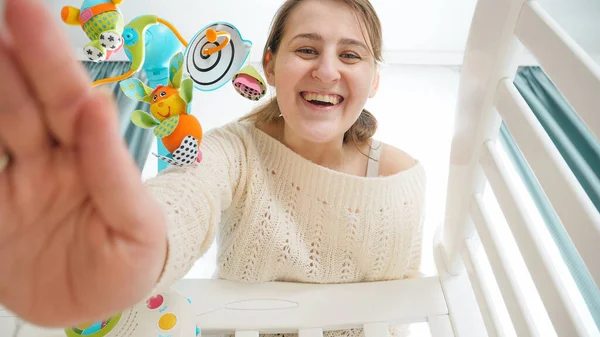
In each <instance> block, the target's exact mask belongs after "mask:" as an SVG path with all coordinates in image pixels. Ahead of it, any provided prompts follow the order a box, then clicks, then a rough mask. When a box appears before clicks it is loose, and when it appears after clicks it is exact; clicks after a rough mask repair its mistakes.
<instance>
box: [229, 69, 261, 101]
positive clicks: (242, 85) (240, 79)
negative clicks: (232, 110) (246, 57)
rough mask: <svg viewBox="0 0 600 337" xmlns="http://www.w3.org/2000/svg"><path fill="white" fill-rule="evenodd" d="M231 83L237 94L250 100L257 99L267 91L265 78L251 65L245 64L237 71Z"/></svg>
mask: <svg viewBox="0 0 600 337" xmlns="http://www.w3.org/2000/svg"><path fill="white" fill-rule="evenodd" d="M231 83H232V84H233V87H234V88H235V91H237V93H238V94H240V95H242V97H244V98H247V99H249V100H251V101H258V100H259V99H261V98H263V96H265V94H266V93H267V86H266V85H265V80H263V78H262V77H261V76H260V74H259V73H258V71H256V69H255V68H254V67H253V66H251V65H247V66H245V67H244V68H242V70H240V71H238V72H237V74H235V76H234V77H233V79H232V80H231Z"/></svg>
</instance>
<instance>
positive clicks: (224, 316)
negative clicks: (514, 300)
mask: <svg viewBox="0 0 600 337" xmlns="http://www.w3.org/2000/svg"><path fill="white" fill-rule="evenodd" d="M175 288H176V289H178V290H179V291H180V292H181V293H184V294H186V295H187V296H188V297H189V298H190V299H191V300H192V305H193V307H194V311H195V312H197V313H199V314H198V317H197V320H196V322H197V324H198V326H200V327H201V328H202V333H205V334H209V335H210V334H216V335H218V334H226V333H232V332H233V331H236V330H240V329H244V330H258V331H260V332H261V333H295V332H297V331H298V329H299V328H302V327H320V328H323V330H324V331H327V330H337V329H350V328H362V327H363V325H364V324H367V323H371V322H387V323H388V324H390V325H397V324H408V323H419V322H425V321H426V320H427V317H429V316H432V315H444V314H447V313H448V308H447V307H446V303H445V299H444V294H443V293H442V289H441V286H440V282H439V279H438V278H437V277H424V278H418V279H405V280H397V281H385V282H366V283H351V284H307V283H291V282H290V283H288V282H267V283H258V284H245V283H240V282H233V281H227V280H214V279H206V280H198V279H196V280H194V279H184V280H181V281H179V282H178V283H176V285H175Z"/></svg>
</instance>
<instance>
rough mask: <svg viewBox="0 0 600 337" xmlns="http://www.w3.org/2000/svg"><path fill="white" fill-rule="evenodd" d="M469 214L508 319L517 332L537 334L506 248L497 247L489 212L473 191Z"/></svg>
mask: <svg viewBox="0 0 600 337" xmlns="http://www.w3.org/2000/svg"><path fill="white" fill-rule="evenodd" d="M471 217H472V218H473V223H474V224H475V228H476V229H477V233H478V234H479V238H480V239H481V243H482V244H483V246H484V247H485V252H486V254H487V257H488V259H489V261H490V265H491V267H492V272H493V273H494V277H495V279H496V281H497V282H498V287H499V288H500V293H501V294H502V298H503V299H504V303H505V304H506V308H507V309H508V313H509V315H510V318H511V321H512V323H513V326H514V328H515V332H516V333H517V336H539V335H540V334H539V332H538V331H537V328H536V326H535V323H534V321H533V318H532V317H531V315H530V313H529V311H528V309H527V305H526V303H525V296H523V293H522V291H521V289H520V288H519V283H518V280H517V276H516V275H515V274H514V272H513V271H512V270H511V268H510V261H509V259H508V257H507V256H506V248H504V249H503V248H502V247H500V244H501V242H502V240H501V239H500V236H499V235H498V233H497V231H496V230H495V228H494V226H495V224H493V223H492V221H491V219H490V217H489V214H488V213H487V211H486V210H485V206H484V205H483V202H482V200H481V196H480V195H475V196H474V197H473V200H472V203H471Z"/></svg>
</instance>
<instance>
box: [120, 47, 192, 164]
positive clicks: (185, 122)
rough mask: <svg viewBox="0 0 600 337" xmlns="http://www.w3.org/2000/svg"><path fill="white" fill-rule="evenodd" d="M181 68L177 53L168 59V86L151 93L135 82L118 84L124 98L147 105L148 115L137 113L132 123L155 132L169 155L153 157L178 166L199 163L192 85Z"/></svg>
mask: <svg viewBox="0 0 600 337" xmlns="http://www.w3.org/2000/svg"><path fill="white" fill-rule="evenodd" d="M182 65H183V54H182V53H178V54H176V55H175V56H174V57H173V58H172V59H171V63H170V67H169V85H168V86H162V85H159V86H157V87H156V88H155V89H152V88H150V87H148V86H146V85H144V84H143V83H142V82H141V81H140V80H138V79H128V80H125V81H122V82H120V86H121V89H122V90H123V92H124V93H125V95H127V97H129V98H131V99H134V100H138V101H142V102H146V103H149V104H150V113H147V112H145V111H142V110H136V111H134V112H133V114H132V116H131V121H132V122H133V123H134V124H135V125H137V126H139V127H141V128H144V129H154V135H155V136H156V137H158V138H160V139H161V141H162V143H163V145H164V146H165V148H166V149H167V150H168V151H169V155H168V156H161V155H157V154H154V155H155V156H156V157H158V158H159V159H161V160H164V161H165V162H167V163H169V164H172V165H177V166H184V165H190V164H193V163H194V162H200V161H201V160H202V151H200V143H201V142H202V126H201V125H200V122H199V121H198V119H196V117H194V116H192V115H190V114H189V110H190V103H191V101H192V95H193V90H194V84H193V81H192V80H191V79H190V78H186V79H185V80H182V78H183V68H182Z"/></svg>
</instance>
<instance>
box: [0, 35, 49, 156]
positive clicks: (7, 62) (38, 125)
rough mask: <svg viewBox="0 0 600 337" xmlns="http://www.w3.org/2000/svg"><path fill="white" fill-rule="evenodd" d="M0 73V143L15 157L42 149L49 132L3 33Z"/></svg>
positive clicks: (47, 141) (46, 146) (45, 145)
mask: <svg viewBox="0 0 600 337" xmlns="http://www.w3.org/2000/svg"><path fill="white" fill-rule="evenodd" d="M0 74H2V80H0V142H1V143H3V144H2V145H0V146H2V147H5V148H4V151H5V152H8V153H10V154H11V156H12V158H13V159H15V160H17V161H19V160H22V159H26V158H28V157H30V156H33V155H35V154H36V153H40V152H41V151H46V150H47V149H48V148H49V145H50V135H49V133H48V130H47V129H46V126H45V125H44V122H43V121H42V118H41V117H42V116H41V114H40V111H39V107H38V106H37V102H36V100H35V98H34V97H33V96H32V95H31V92H30V90H29V88H28V87H27V85H26V83H25V80H24V78H23V74H21V73H19V69H18V67H17V66H16V65H15V62H14V58H13V55H12V53H11V50H10V46H9V45H7V41H6V40H5V39H4V38H3V37H0ZM1 156H2V154H0V161H2V160H3V159H2V158H1ZM1 164H2V163H1V162H0V166H1Z"/></svg>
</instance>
